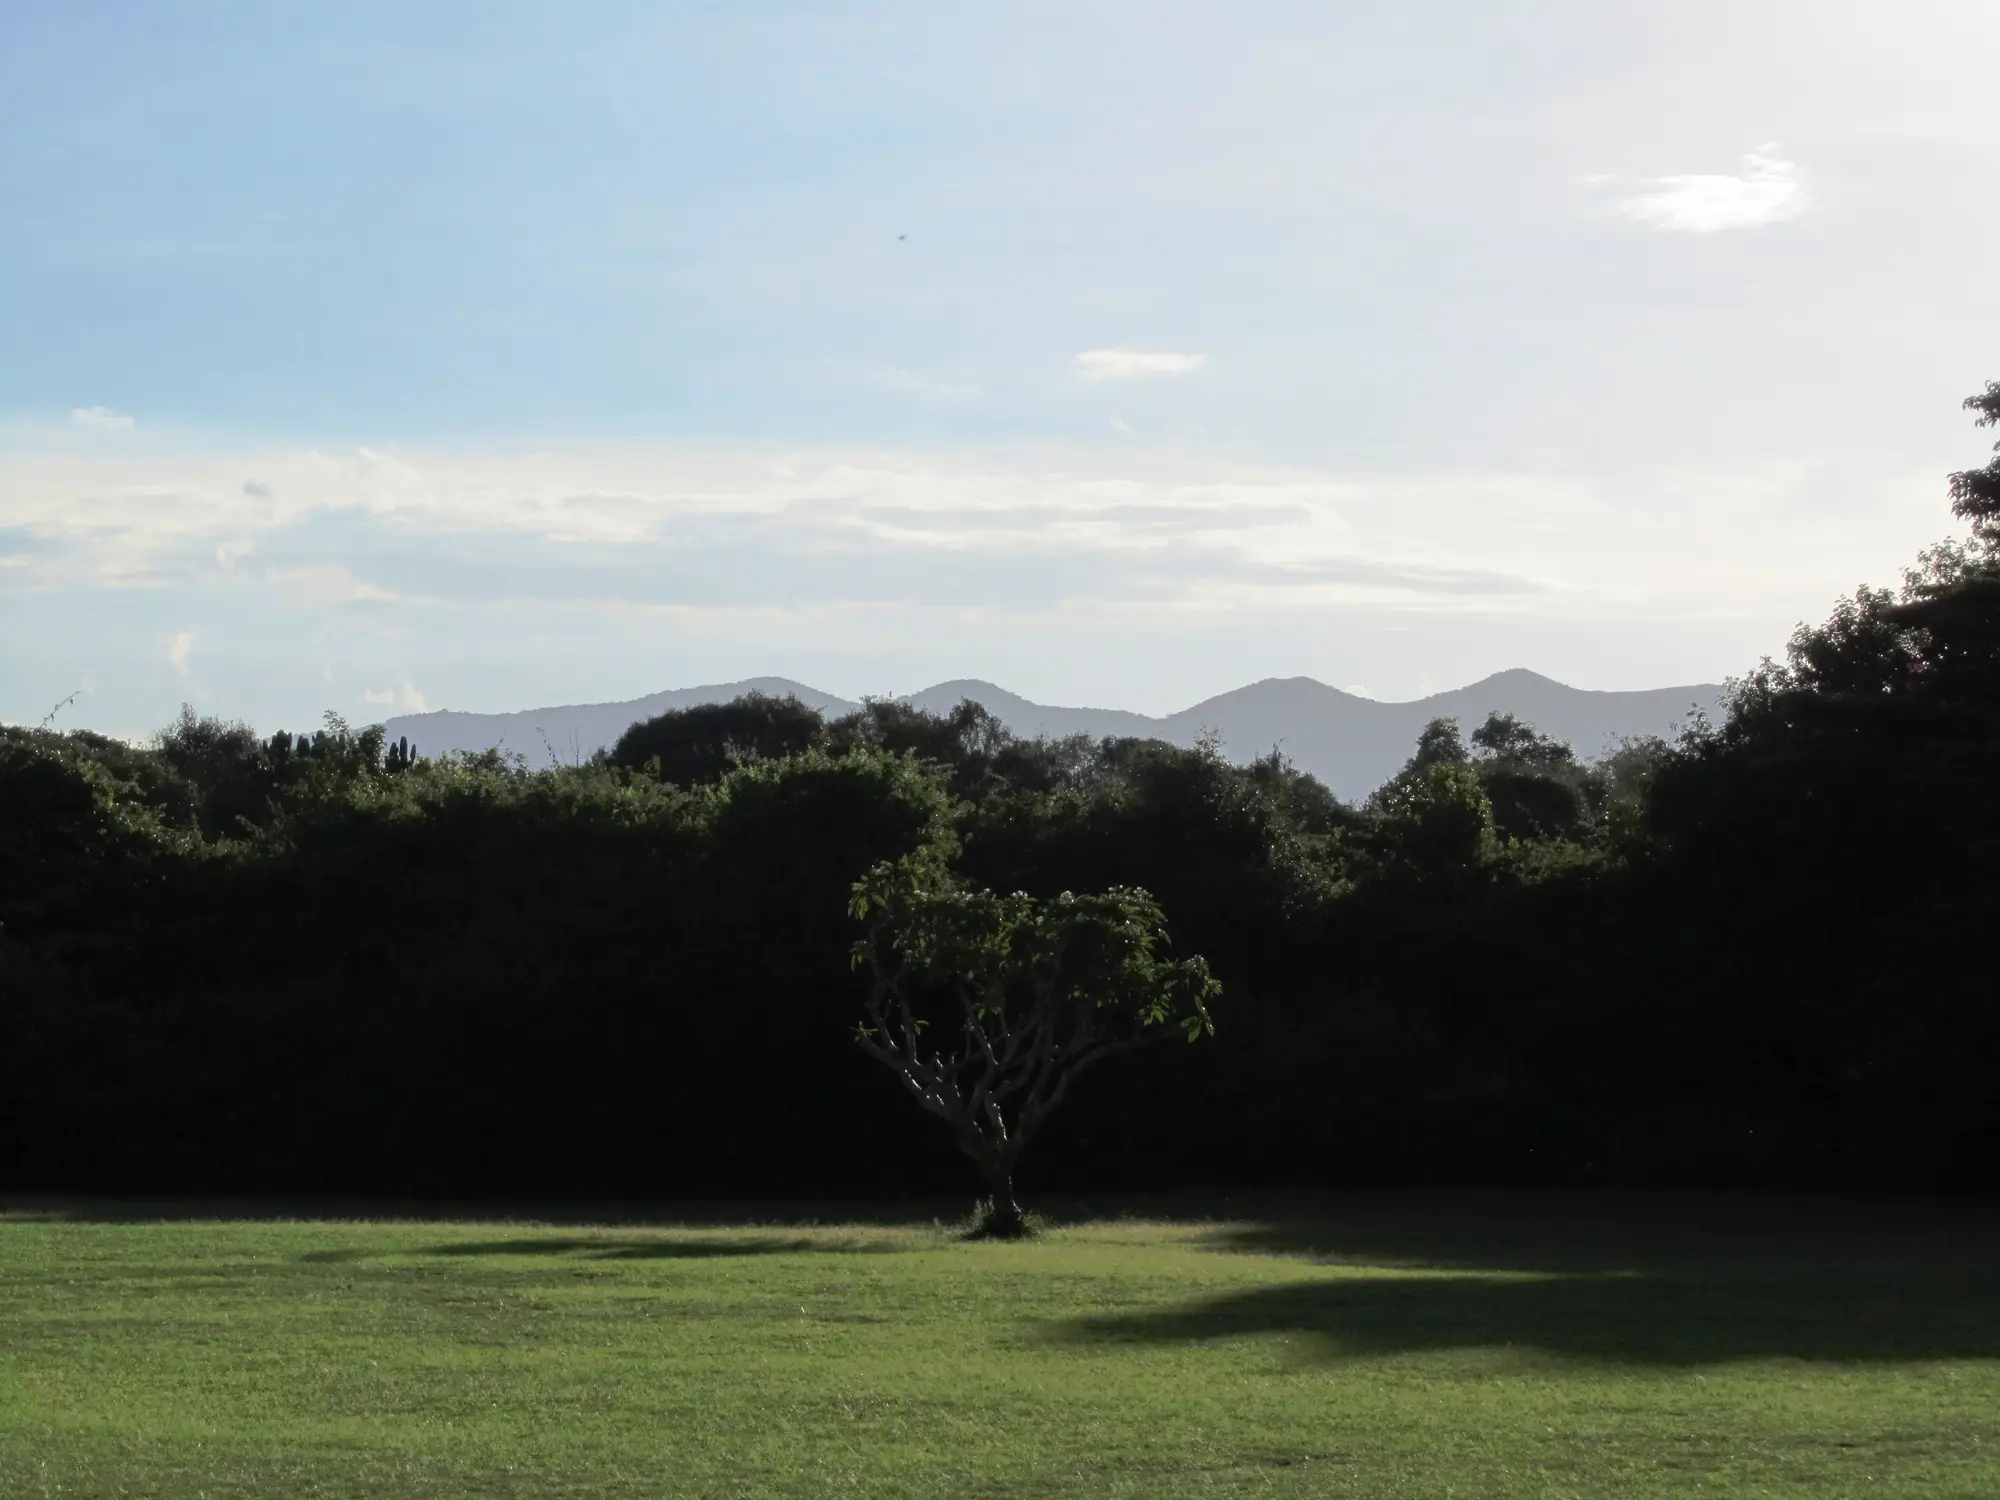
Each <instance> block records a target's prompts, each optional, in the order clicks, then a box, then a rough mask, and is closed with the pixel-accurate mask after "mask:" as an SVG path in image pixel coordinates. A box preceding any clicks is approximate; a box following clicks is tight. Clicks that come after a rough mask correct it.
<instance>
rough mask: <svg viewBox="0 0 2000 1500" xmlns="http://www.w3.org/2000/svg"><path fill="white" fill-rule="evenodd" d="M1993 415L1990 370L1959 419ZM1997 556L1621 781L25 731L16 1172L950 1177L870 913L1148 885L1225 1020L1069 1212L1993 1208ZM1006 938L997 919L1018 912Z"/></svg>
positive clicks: (1964, 546)
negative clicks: (553, 755)
mask: <svg viewBox="0 0 2000 1500" xmlns="http://www.w3.org/2000/svg"><path fill="white" fill-rule="evenodd" d="M1971 404H1972V405H1973V407H1974V409H1975V411H1976V412H1977V414H1978V416H1979V418H1980V420H1981V421H1982V422H1989V423H1990V422H1994V421H1996V420H2000V386H1994V387H1989V388H1988V390H1987V392H1986V393H1985V394H1984V395H1982V396H1980V397H1976V398H1974V401H1973V402H1972V403H1971ZM1950 489H1951V495H1952V500H1953V505H1954V508H1955V511H1956V513H1957V515H1958V516H1959V517H1960V519H1961V520H1963V521H1964V522H1965V523H1967V525H1968V527H1969V528H1970V529H1969V534H1968V535H1967V536H1966V537H1964V538H1963V539H1961V540H1959V541H1957V542H1953V543H1947V544H1945V545H1942V546H1940V547H1938V548H1935V549H1933V550H1932V551H1930V552H1928V553H1926V554H1925V555H1924V556H1923V557H1922V558H1921V559H1920V560H1919V563H1918V565H1917V566H1916V567H1915V568H1914V569H1913V570H1912V571H1911V572H1910V573H1909V574H1908V575H1907V577H1906V579H1905V582H1904V584H1903V586H1902V588H1901V589H1900V590H1898V591H1894V592H1891V591H1886V590H1884V591H1874V590H1863V591H1861V592H1860V593H1858V594H1856V595H1855V596H1854V597H1853V598H1852V599H1848V600H1844V601H1842V602H1841V603H1840V605H1839V606H1838V607H1837V609H1836V610H1835V612H1834V614H1833V616H1832V617H1831V619H1829V620H1828V621H1827V623H1826V624H1824V625H1822V626H1819V627H1814V628H1802V629H1801V630H1800V631H1799V632H1798V634H1797V635H1796V636H1795V637H1794V638H1793V640H1792V642H1791V644H1790V647H1789V650H1788V652H1787V655H1786V659H1785V661H1784V662H1783V663H1772V662H1767V663H1765V664H1764V665H1763V666H1762V667H1761V668H1759V669H1758V670H1757V671H1755V672H1753V673H1752V674H1750V675H1749V676H1748V677H1747V678H1745V679H1744V680H1742V681H1741V682H1740V683H1738V684H1736V686H1735V690H1734V693H1733V697H1732V700H1731V704H1730V707H1729V710H1728V712H1727V714H1726V716H1725V717H1724V719H1723V721H1722V722H1720V723H1718V724H1713V725H1711V724H1706V723H1697V724H1695V725H1694V726H1692V727H1691V728H1690V729H1689V730H1688V732H1687V733H1685V734H1684V735H1683V736H1682V737H1681V738H1680V740H1679V741H1678V742H1677V743H1673V744H1667V743H1663V742H1659V741H1648V742H1641V743H1635V744H1631V745H1627V746H1625V747H1624V748H1623V749H1621V750H1619V751H1617V752H1616V753H1614V754H1612V755H1610V756H1608V757H1606V758H1605V759H1603V760H1600V761H1598V762H1595V763H1591V764H1584V763H1581V762H1579V761H1578V760H1577V759H1576V757H1575V756H1574V755H1573V754H1572V753H1571V751H1570V750H1569V748H1568V747H1567V746H1563V745H1560V744H1556V743H1553V742H1551V741H1550V740H1548V739H1547V738H1545V737H1543V736H1542V735H1540V734H1538V733H1537V732H1536V731H1535V730H1534V728H1533V726H1530V725H1526V724H1521V723H1519V722H1516V721H1514V720H1512V719H1509V718H1506V717H1504V716H1496V717H1495V718H1493V719H1491V720H1489V721H1488V722H1487V723H1485V724H1483V725H1479V726H1475V727H1474V728H1473V729H1472V731H1471V733H1470V736H1469V739H1468V737H1467V736H1466V735H1465V734H1463V733H1462V732H1461V729H1460V727H1459V726H1457V725H1455V724H1451V723H1448V722H1439V723H1436V724H1433V725H1431V726H1430V727H1429V728H1427V729H1426V730H1425V732H1424V734H1423V736H1422V739H1421V741H1420V743H1419V744H1418V746H1417V747H1416V748H1415V752H1414V753H1413V755H1412V758H1411V760H1410V763H1409V765H1408V766H1407V767H1405V769H1404V770H1403V771H1402V772H1401V773H1399V774H1398V775H1397V776H1396V777H1395V778H1393V779H1392V780H1391V781H1390V782H1389V783H1388V784H1387V785H1385V786H1384V787H1383V788H1382V789H1381V790H1380V791H1379V792H1378V793H1377V794H1376V795H1375V796H1374V797H1372V798H1371V799H1369V801H1368V803H1367V804H1365V805H1363V806H1360V807H1350V806H1346V805H1344V804H1342V803H1340V802H1339V801H1338V800H1337V799H1335V798H1334V797H1332V796H1331V795H1330V794H1329V793H1328V792H1327V791H1326V789H1325V788H1324V787H1323V786H1321V785H1320V784H1319V783H1317V782H1315V781H1314V780H1312V779H1311V778H1310V777H1307V776H1304V775H1302V774H1300V773H1298V772H1297V771H1296V770H1295V769H1294V768H1292V767H1291V766H1289V765H1288V764H1287V763H1286V762H1285V761H1284V760H1283V758H1282V757H1281V756H1278V755H1276V754H1273V755H1272V756H1270V757H1268V758H1266V759H1264V760H1261V761H1258V762H1256V763H1254V764H1252V765H1249V766H1241V767H1239V766H1233V765H1230V764H1229V763H1227V762H1226V761H1225V760H1223V759H1222V758H1221V757H1220V756H1219V755H1218V754H1216V753H1214V751H1213V750H1212V749H1210V748H1195V749H1191V750H1190V749H1179V748H1175V747H1173V746H1169V745H1164V744H1159V743H1154V742H1144V741H1104V742H1102V743H1093V742H1089V741H1085V740H1068V741H1057V742H1047V741H1023V740H1019V739H1017V738H1015V737H1013V736H1011V735H1009V734H1008V733H1007V732H1006V731H1005V730H1004V729H1003V728H1002V727H1001V726H1000V725H999V724H998V723H997V722H995V721H994V720H993V718H992V716H991V715H990V714H988V713H987V712H986V711H985V710H983V709H981V708H979V707H978V706H977V705H974V704H966V705H962V706H961V707H960V708H959V709H958V710H957V711H956V712H954V713H953V714H950V715H943V716H937V715H927V714H923V713H919V712H917V711H915V710H912V709H910V708H908V707H906V706H902V705H896V704H889V703H874V704H871V705H869V706H868V707H867V708H866V709H865V710H864V711H863V712H861V713H859V714H856V715H854V716H852V717H850V718H847V719H843V720H841V721H838V722H835V723H825V722H822V721H821V719H820V717H819V716H818V715H816V714H814V713H812V712H811V711H810V710H808V709H805V708H804V707H802V706H801V705H799V704H797V703H793V702H789V701H784V700H772V699H753V700H745V701H743V702H740V703H737V704H733V705H722V706H718V707H716V708H714V709H697V710H686V711H681V712H678V713H675V714H669V715H665V716H663V717H662V718H660V719H657V720H654V721H651V722H650V723H648V724H644V725H638V726H635V727H634V728H633V730H632V731H631V732H630V733H629V734H627V735H626V736H625V738H624V739H623V740H622V741H621V742H620V744H619V746H618V748H617V750H616V751H615V752H614V753H613V754H611V755H609V756H605V757H601V758H600V759H599V760H597V761H595V762H593V763H591V764H587V765H583V766H575V767H554V768H551V769H548V770H544V771H534V772H531V771H529V770H528V769H526V768H525V767H524V766H523V765H521V764H519V763H516V762H508V761H506V760H504V759H502V758H500V757H498V756H491V755H489V756H484V757H455V758H446V759H442V760H439V759H425V758H423V757H422V756H421V754H420V751H421V747H414V748H413V747H409V746H403V745H399V746H396V747H390V746H387V745H385V744H384V742H383V740H382V736H381V733H380V731H378V730H362V731H358V732H357V731H353V730H351V729H349V728H348V727H347V726H346V725H344V724H341V723H340V722H339V721H338V720H329V722H328V724H327V726H326V727H325V728H324V729H323V730H321V731H319V732H317V733H315V734H312V735H307V736H301V737H296V738H295V737H293V736H290V735H285V734H279V735H274V736H271V737H269V738H265V739H260V738H259V737H258V736H256V735H255V734H253V733H251V732H250V731H249V730H248V729H246V728H244V727H242V726H238V725H229V724H224V723H219V722H217V721H214V720H210V719H203V718H200V717H198V716H196V715H194V714H192V713H188V714H186V715H184V716H183V718H182V719H181V720H180V721H179V722H178V723H177V724H175V725H173V726H172V727H170V728H169V729H168V730H167V731H166V732H165V733H163V734H162V735H161V736H160V737H159V739H158V741H157V743H155V744H154V745H152V746H150V747H147V748H134V747H131V746H127V745H123V744H120V743H117V742H113V741H109V740H106V739H103V738H101V737H97V736H92V735H88V734H62V735H58V734H52V733H47V732H41V731H31V730H21V729H7V730H0V1175H4V1179H5V1180H6V1181H8V1182H11V1183H14V1184H16V1185H21V1186H30V1185H34V1186H42V1187H49V1188H63V1189H84V1188H95V1189H108V1188H160V1189H165V1188H172V1189H202V1190H210V1189H216V1190H220V1189H227V1190H232V1191H235V1190H241V1191H276V1190H286V1191H303V1190H340V1191H357V1192H370V1193H380V1192H393V1193H413V1194H430V1193H450V1194H459V1193H617V1194H644V1195H654V1194H666V1193H696V1192H700V1193H708V1192H727V1193H767V1192H785V1191H795V1190H799V1189H803V1188H812V1189H815V1190H826V1189H831V1188H835V1187H838V1188H840V1189H843V1190H866V1191H882V1192H892V1191H909V1190H914V1189H918V1188H925V1187H930V1186H944V1185H951V1184H955V1183H957V1182H958V1181H960V1180H961V1178H960V1176H959V1174H960V1173H962V1172H963V1167H962V1165H960V1164H955V1163H954V1162H953V1160H952V1152H951V1148H950V1144H949V1142H948V1141H947V1140H945V1139H943V1138H942V1135H940V1136H939V1137H938V1138H932V1137H931V1136H929V1135H927V1134H926V1133H925V1132H924V1131H923V1130H922V1129H921V1128H920V1125H919V1122H917V1121H916V1120H915V1118H914V1112H913V1111H911V1110H910V1106H909V1103H908V1101H907V1100H906V1099H903V1098H900V1097H899V1096H898V1090H897V1085H896V1084H895V1082H894V1080H893V1079H892V1078H890V1077H889V1076H887V1075H886V1074H885V1073H884V1072H883V1071H882V1070H881V1069H880V1068H879V1067H878V1066H877V1065H876V1064H875V1063H873V1062H871V1061H870V1060H869V1059H867V1058H866V1057H864V1056H863V1055H862V1052H861V1049H860V1048H858V1047H857V1045H856V1042H855V1034H854V1028H855V1026H856V1024H857V1022H858V1021H860V1019H861V1017H862V1014H863V1008H864V1004H865V1001H866V998H867V995H868V993H869V991H868V983H869V981H868V977H867V975H866V974H864V973H860V972H857V971H856V970H855V969H854V967H853V966H852V964H851V963H850V955H851V953H852V950H853V945H854V943H855V941H856V939H857V937H858V936H859V935H860V934H859V927H858V924H857V923H856V921H855V920H854V918H853V916H852V915H851V913H850V910H849V907H850V902H851V900H852V898H853V892H854V888H855V883H856V882H857V881H858V880H860V879H862V878H863V877H864V876H865V875H866V874H867V873H868V872H869V871H870V870H871V869H873V868H875V867H876V866H878V865H879V864H881V863H882V862H884V861H897V860H903V859H907V858H911V857H919V856H920V857H921V859H922V860H924V861H927V862H929V864H931V865H933V866H935V867H937V868H939V869H947V870H949V871H950V872H952V879H953V880H954V881H955V882H957V883H958V885H959V887H960V888H962V889H964V890H966V891H968V892H981V891H993V892H1000V893H1012V892H1020V893H1023V895H1024V897H1025V898H1032V899H1033V900H1035V901H1042V902H1046V901H1049V900H1051V899H1054V898H1058V897H1060V896H1061V895H1062V894H1063V893H1065V892H1073V893H1085V894H1088V893H1101V892H1108V891H1113V890H1119V889H1128V890H1132V891H1143V892H1145V893H1147V895H1146V897H1145V899H1146V900H1147V901H1148V902H1150V903H1153V904H1155V905H1156V907H1157V910H1158V911H1159V912H1160V913H1161V915H1162V919H1163V921H1164V922H1165V923H1166V924H1167V926H1168V927H1170V929H1171V932H1172V934H1173V938H1174V942H1175V945H1176V948H1175V952H1176V953H1177V954H1178V955H1179V956H1182V957H1187V956H1191V955H1195V954H1199V955H1202V956H1203V957H1204V958H1205V959H1206V961H1207V963H1208V965H1209V966H1210V968H1211V969H1212V971H1213V974H1214V976H1215V977H1216V978H1217V979H1219V980H1220V981H1221V984H1222V986H1223V990H1224V996H1223V998H1222V999H1221V1000H1220V1001H1218V1002H1217V1003H1216V1004H1215V1006H1214V1008H1213V1013H1214V1022H1215V1029H1216V1035H1215V1038H1214V1040H1213V1042H1212V1043H1207V1044H1204V1045H1203V1046H1201V1047H1195V1048H1185V1047H1183V1048H1164V1049H1149V1050H1147V1051H1145V1052H1143V1053H1136V1054H1133V1055H1130V1056H1120V1057H1117V1058H1114V1059H1111V1060H1108V1061H1106V1062H1105V1063H1104V1064H1103V1066H1102V1068H1101V1069H1099V1070H1097V1071H1096V1072H1095V1073H1094V1074H1093V1077H1092V1079H1091V1083H1090V1086H1089V1087H1088V1088H1087V1089H1083V1090H1080V1091H1079V1093H1078V1097H1077V1098H1076V1099H1075V1100H1074V1101H1072V1102H1071V1103H1070V1104H1068V1105H1067V1106H1066V1107H1065V1112H1064V1114H1063V1116H1062V1117H1060V1118H1059V1119H1057V1120H1056V1121H1054V1122H1053V1123H1052V1124H1051V1125H1050V1126H1049V1135H1048V1140H1047V1144H1045V1145H1043V1146H1040V1147H1038V1148H1037V1152H1036V1156H1035V1158H1034V1160H1033V1162H1032V1164H1031V1171H1032V1173H1033V1175H1034V1177H1035V1180H1036V1181H1037V1182H1038V1183H1040V1184H1042V1185H1044V1186H1055V1185H1068V1186H1078V1187H1082V1186H1090V1187H1112V1186H1116V1187H1136V1186H1153V1185H1162V1184H1169V1183H1187V1182H1196V1181H1205V1182H1220V1181H1234V1182H1241V1181H1246V1180H1265V1181H1290V1182H1300V1183H1305V1182H1333V1181H1346V1180H1354V1179H1393V1180H1405V1179H1439V1178H1448V1179H1460V1180H1468V1179H1470V1180H1573V1181H1596V1180H1606V1179H1613V1180H1630V1181H1701V1182H1715V1183H1723V1182H1748V1181H1773V1182H1794V1183H1874V1184H1894V1185H1913V1184H1920V1183H1921V1184H1951V1185H1963V1184H1972V1183H1990V1182H1991V1181H1992V1180H1993V1177H1994V1174H1995V1170H1996V1169H1995V1166H1994V1163H1995V1162H1996V1161H2000V1150H1996V1147H2000V1106H1996V1102H1995V1101H1996V1094H1995V1090H1994V1089H1993V1087H1992V1080H1993V1078H1994V1077H1995V1076H1996V1073H2000V1007H1996V1005H1995V1003H1994V999H1993V983H1992V978H1991V974H1992V970H1991V966H1990V964H1988V963H1986V962H1985V961H1984V959H1983V956H1982V949H1981V946H1980V943H1981V940H1980V939H1979V938H1978V934H1979V933H1980V932H1981V931H1984V930H1986V928H1988V927H1989V926H1990V925H1991V922H1992V915H1993V913H1994V912H1995V911H1996V910H2000V890H1996V884H1995V874H1994V872H1995V870H1996V868H2000V861H1996V858H1995V856H1996V853H2000V459H1995V460H1994V461H1993V463H1991V464H1989V465H1988V466H1987V467H1985V468H1982V469H1976V470H1970V471H1967V472H1964V473H1960V474H1957V475H1954V476H1952V479H1951V481H1950ZM995 899H999V898H995Z"/></svg>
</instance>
